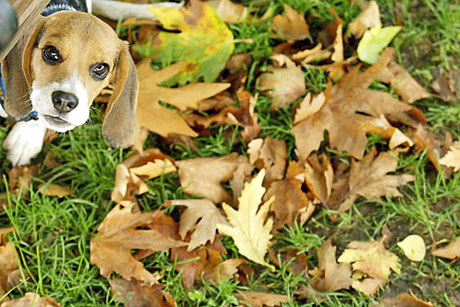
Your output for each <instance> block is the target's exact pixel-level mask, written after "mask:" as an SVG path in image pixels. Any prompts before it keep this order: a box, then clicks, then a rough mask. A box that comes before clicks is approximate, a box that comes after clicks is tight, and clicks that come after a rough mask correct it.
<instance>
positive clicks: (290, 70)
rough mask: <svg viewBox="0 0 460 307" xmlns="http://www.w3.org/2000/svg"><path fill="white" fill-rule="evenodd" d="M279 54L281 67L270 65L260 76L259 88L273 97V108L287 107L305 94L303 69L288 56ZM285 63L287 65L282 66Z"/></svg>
mask: <svg viewBox="0 0 460 307" xmlns="http://www.w3.org/2000/svg"><path fill="white" fill-rule="evenodd" d="M277 56H278V58H280V57H282V59H281V60H280V61H281V63H282V64H281V65H279V67H275V66H272V65H271V66H269V67H268V71H267V72H266V73H263V74H262V75H261V76H260V77H259V84H258V86H257V89H259V90H261V91H265V92H266V95H267V96H268V97H271V98H273V103H272V105H271V109H272V110H276V109H279V108H282V107H285V106H287V105H289V104H290V103H291V102H293V101H294V100H296V99H297V98H299V97H300V96H302V95H304V94H305V77H304V74H303V72H302V69H301V68H300V67H299V66H296V64H295V63H294V62H292V61H291V60H290V59H289V58H288V57H286V56H284V55H277ZM272 59H273V57H272ZM275 60H276V58H275ZM283 61H284V63H283ZM284 64H285V65H286V67H282V66H284Z"/></svg>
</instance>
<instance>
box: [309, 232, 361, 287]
mask: <svg viewBox="0 0 460 307" xmlns="http://www.w3.org/2000/svg"><path fill="white" fill-rule="evenodd" d="M336 250H337V246H332V238H329V239H328V240H327V241H326V242H324V244H323V245H322V246H321V247H320V248H319V250H318V267H316V268H314V269H313V270H309V271H308V273H310V275H313V276H315V277H316V279H313V280H312V282H311V285H312V286H313V288H314V289H315V290H317V291H337V290H341V289H349V288H350V286H351V284H352V282H353V279H352V278H351V266H350V265H349V264H348V263H337V262H336V260H335V252H336Z"/></svg>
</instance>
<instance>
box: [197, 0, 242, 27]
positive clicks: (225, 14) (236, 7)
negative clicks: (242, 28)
mask: <svg viewBox="0 0 460 307" xmlns="http://www.w3.org/2000/svg"><path fill="white" fill-rule="evenodd" d="M206 3H207V4H208V5H210V6H211V7H212V8H213V9H214V10H216V12H217V15H219V17H220V19H222V21H223V22H228V23H241V22H244V20H245V19H246V17H248V15H249V10H248V8H247V7H245V6H244V5H242V4H235V3H233V2H232V1H230V0H212V1H208V2H206Z"/></svg>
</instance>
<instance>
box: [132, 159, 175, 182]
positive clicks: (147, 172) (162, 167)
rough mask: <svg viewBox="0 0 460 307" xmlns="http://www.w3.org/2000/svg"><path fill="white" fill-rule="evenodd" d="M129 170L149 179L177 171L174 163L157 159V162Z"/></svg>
mask: <svg viewBox="0 0 460 307" xmlns="http://www.w3.org/2000/svg"><path fill="white" fill-rule="evenodd" d="M129 170H130V171H131V172H132V173H134V174H136V175H137V176H147V179H152V178H155V177H158V176H160V175H161V174H168V173H171V172H175V171H176V170H177V169H176V167H175V166H174V165H173V164H172V162H171V161H169V160H167V159H165V160H161V159H155V162H147V164H145V165H142V166H138V167H132V168H130V169H129Z"/></svg>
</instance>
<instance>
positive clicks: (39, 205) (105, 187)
mask: <svg viewBox="0 0 460 307" xmlns="http://www.w3.org/2000/svg"><path fill="white" fill-rule="evenodd" d="M358 2H359V1H358ZM243 3H244V4H247V5H249V4H251V1H249V0H247V1H243ZM282 3H287V4H289V5H290V6H292V7H293V8H294V9H296V10H297V11H302V12H305V11H306V12H307V16H309V17H308V18H307V21H308V23H309V24H310V26H311V29H312V32H313V33H314V32H315V31H318V30H319V29H320V28H321V27H322V26H324V24H325V23H326V22H328V21H331V20H332V15H330V13H328V10H327V8H329V7H332V8H334V9H335V10H336V11H337V12H338V14H339V16H341V17H342V18H343V19H344V20H345V22H349V21H351V20H352V19H353V18H355V17H356V16H357V14H358V13H359V9H358V8H357V7H356V6H354V5H352V4H350V3H349V2H348V1H343V0H334V1H304V0H284V1H276V11H277V12H281V11H282ZM378 3H379V7H380V9H381V14H382V21H383V23H384V24H385V25H394V24H398V23H400V22H402V26H403V28H402V31H401V33H400V34H399V35H398V36H397V37H396V38H395V39H394V41H393V42H392V46H393V47H395V49H396V51H397V58H398V60H399V61H400V63H401V64H402V65H403V66H404V67H405V68H406V69H407V70H408V71H409V72H410V73H411V74H412V75H413V76H414V77H415V78H416V79H417V80H418V81H419V82H420V83H421V84H422V85H423V86H424V87H425V88H426V89H429V84H430V83H431V82H433V81H434V79H435V78H436V77H437V75H439V74H446V73H447V72H448V71H449V70H456V71H457V72H458V69H459V66H460V39H459V38H460V36H459V35H460V3H459V2H458V1H448V0H441V1H434V0H420V1H410V0H402V1H396V0H394V1H384V0H381V1H378ZM260 10H261V11H263V10H264V6H263V5H262V7H261V8H260ZM269 26H270V20H269V21H267V22H264V23H258V24H252V25H244V24H238V25H231V26H230V29H231V30H232V32H233V33H234V35H235V37H236V38H237V39H245V38H252V39H253V41H254V42H253V43H252V44H245V43H239V44H237V45H236V49H235V53H241V52H250V53H251V55H252V56H253V57H254V58H255V59H256V61H255V62H254V64H253V67H251V69H250V71H251V73H252V74H253V73H254V72H256V71H259V70H263V69H264V68H265V67H266V66H267V63H268V57H269V55H270V53H271V51H272V48H273V47H274V46H275V45H276V44H277V42H276V41H275V40H273V39H271V38H270V34H269V32H268V29H269ZM251 77H254V76H253V75H251V74H250V75H249V78H251ZM306 78H307V80H309V83H308V87H309V90H311V91H313V92H318V91H320V90H321V89H323V88H324V87H325V85H326V83H325V82H326V80H325V78H324V75H322V74H321V73H318V72H317V71H316V70H311V71H308V72H307V75H306ZM247 90H249V91H250V92H251V93H255V91H256V90H255V87H254V83H250V82H248V85H247ZM459 102H460V101H457V103H451V104H448V103H445V102H443V101H442V100H440V99H438V98H436V97H432V98H429V99H424V100H422V101H420V102H417V103H416V105H417V106H418V107H420V108H421V109H422V110H424V111H425V114H426V116H427V118H428V120H429V122H430V126H431V127H432V132H433V133H434V134H435V135H437V136H439V137H440V138H443V136H444V133H445V132H447V131H449V132H450V133H452V135H453V137H454V139H459V135H460V104H458V103H459ZM269 103H270V101H269V98H266V97H261V100H260V104H259V105H258V106H257V111H258V112H259V114H260V122H261V123H262V125H263V128H262V135H270V136H272V137H275V138H280V139H284V140H286V141H287V142H288V153H289V154H290V155H291V156H292V155H293V154H294V143H293V142H294V138H293V135H292V134H291V132H290V128H291V127H292V121H291V114H290V111H291V110H286V109H281V110H279V111H276V112H270V111H269V108H268V107H267V105H268V104H269ZM101 117H102V116H101V111H100V106H98V105H96V106H95V107H94V108H93V110H92V122H91V123H89V124H87V125H84V126H82V127H79V128H77V129H75V130H73V131H71V132H68V133H65V134H61V135H59V136H58V138H57V139H56V140H54V141H53V142H52V143H51V144H48V145H46V147H45V149H44V151H43V152H42V153H41V154H40V155H39V156H38V157H37V158H36V159H35V160H34V164H36V165H38V168H39V169H38V171H37V173H36V174H35V175H34V176H33V179H32V181H31V183H30V184H31V186H32V188H31V189H30V191H29V192H28V193H27V194H26V195H23V196H11V198H10V201H9V206H8V207H7V208H5V210H4V211H3V212H0V228H1V227H9V226H14V228H15V231H14V232H13V233H12V234H11V235H10V236H9V240H11V241H12V242H14V244H15V245H16V247H17V249H18V251H19V255H20V258H21V261H22V265H23V268H24V269H25V271H26V272H27V275H28V276H29V278H28V279H26V282H25V283H23V284H20V285H19V286H17V287H16V288H14V289H13V290H12V291H11V293H10V295H11V296H12V297H20V296H23V295H24V293H26V292H30V291H31V292H37V293H39V294H40V295H48V296H52V297H53V298H55V299H56V300H57V301H58V302H59V303H60V304H61V305H63V306H118V305H120V304H119V303H116V302H115V301H114V298H113V297H112V295H111V294H110V286H109V284H108V282H107V280H106V279H105V278H103V277H102V276H100V275H99V269H98V268H97V267H96V266H94V265H91V264H90V262H89V241H90V238H91V236H92V235H94V234H95V233H96V231H97V227H98V225H99V224H100V223H101V221H102V220H103V219H104V217H105V216H106V214H107V213H108V211H109V210H110V209H111V208H112V207H113V205H114V203H113V202H112V201H110V194H111V191H112V189H113V185H114V174H115V168H116V166H117V164H119V163H120V162H122V161H123V159H124V158H125V157H126V156H128V155H129V154H130V151H129V150H117V149H112V148H110V147H109V146H108V145H107V143H106V142H105V141H104V140H103V138H102V136H101V133H100V131H101ZM9 129H10V127H8V126H7V125H5V122H3V124H1V125H0V142H1V141H2V140H3V139H4V138H5V136H6V134H7V132H8V130H9ZM233 131H234V127H232V126H221V127H216V128H215V130H214V132H215V133H214V135H212V136H207V137H198V138H196V139H194V143H195V145H196V147H197V151H196V152H191V151H190V150H188V149H187V148H184V147H182V146H177V145H170V144H166V143H164V142H162V140H161V138H159V137H156V136H153V135H152V136H151V137H150V138H149V139H148V141H147V144H148V145H149V147H150V146H151V147H158V148H160V149H161V150H162V151H163V152H164V153H165V154H167V155H170V156H172V157H173V158H176V159H186V158H192V157H196V156H220V155H224V154H228V153H230V152H232V151H237V152H240V153H244V152H245V150H246V148H245V147H244V146H243V145H242V144H241V143H240V142H239V141H238V140H237V138H236V136H235V135H234V133H233ZM376 142H378V140H377V141H376ZM0 161H1V162H0V169H1V170H2V173H4V174H5V173H6V170H8V169H9V168H11V166H10V165H9V163H8V161H6V154H5V152H4V151H0ZM56 162H57V163H56ZM398 165H399V166H398V171H400V172H406V173H410V174H414V175H415V176H416V180H415V182H413V183H410V184H407V185H406V186H405V187H404V188H403V189H402V192H403V194H404V197H402V198H399V199H390V198H388V199H383V200H381V201H365V200H362V199H359V200H358V201H357V203H356V204H355V206H354V207H353V208H352V210H350V211H349V212H347V213H343V214H340V216H339V218H338V219H337V220H335V221H331V220H330V218H329V217H330V212H328V210H327V209H325V208H323V209H319V210H317V211H316V212H315V215H314V216H313V218H311V219H310V220H309V221H308V222H307V223H306V225H305V227H300V226H294V227H293V228H290V229H283V230H282V231H281V232H280V233H278V234H277V235H276V237H277V238H278V241H277V245H276V246H275V247H276V248H277V249H278V250H281V249H283V248H287V247H290V246H295V248H297V249H299V250H301V251H304V252H306V253H307V259H308V263H309V267H310V268H312V267H314V266H316V265H317V261H318V260H317V255H316V250H317V249H318V248H319V246H321V244H322V243H323V242H324V241H325V240H326V239H327V238H328V237H329V236H333V238H334V242H335V243H336V244H337V246H338V253H340V252H341V251H343V249H344V248H345V245H346V244H347V243H349V242H350V241H353V240H370V239H378V238H380V237H381V234H382V229H383V228H384V227H386V228H388V229H389V230H390V231H391V233H392V236H391V238H390V239H389V241H388V242H387V244H388V247H389V249H390V250H391V251H393V252H394V253H396V254H397V255H399V256H400V258H401V259H402V265H403V268H405V269H404V270H403V273H402V274H400V275H395V274H393V275H392V277H391V278H390V281H389V283H388V284H387V285H386V286H384V288H383V289H381V290H380V291H379V292H378V293H377V295H376V297H374V298H369V297H366V296H365V295H363V294H360V293H357V292H354V291H339V292H331V293H327V299H326V300H325V301H324V302H323V303H322V306H369V305H370V304H371V303H372V302H375V301H380V300H381V299H383V298H387V297H393V296H395V295H397V294H399V293H402V292H410V291H412V292H413V293H414V294H415V295H416V296H418V297H419V298H421V299H423V300H426V301H430V302H432V303H433V304H435V305H437V306H455V305H457V306H458V305H459V304H460V295H459V293H460V291H459V289H460V266H459V265H458V262H457V263H450V262H449V261H446V260H442V259H440V258H435V257H432V256H431V255H430V253H429V252H428V253H427V257H426V258H425V260H423V261H422V262H419V263H415V262H410V261H409V260H407V258H405V257H404V256H403V255H402V253H401V251H400V250H399V249H398V248H397V247H396V242H398V241H400V240H401V239H403V238H404V237H406V236H407V235H408V234H411V233H417V234H420V235H422V236H423V238H424V240H425V242H427V245H428V247H429V246H430V244H432V243H434V242H439V241H440V240H442V239H446V238H447V239H452V238H455V237H458V236H459V235H460V174H454V175H453V177H452V178H451V179H450V180H445V179H444V178H443V174H442V173H437V172H436V171H435V169H434V167H433V166H432V164H430V162H429V161H428V159H427V157H426V153H424V152H421V153H419V154H417V155H404V154H403V155H400V156H399V164H398ZM49 182H52V183H57V184H61V185H65V186H68V187H70V189H71V190H72V191H73V193H74V194H75V195H76V197H65V198H62V199H58V198H55V197H49V196H45V195H43V194H41V193H39V192H38V186H39V185H40V184H42V183H49ZM148 185H149V188H150V192H149V193H147V194H146V195H144V196H142V197H141V198H140V203H141V204H142V207H143V209H144V210H146V211H148V210H151V209H154V208H158V207H159V206H160V205H161V204H162V203H163V201H165V200H167V199H175V198H182V197H184V193H183V191H182V188H181V186H180V184H179V180H178V175H177V174H175V173H173V174H167V175H164V176H162V177H160V178H158V179H155V180H151V181H149V182H148ZM7 187H8V183H7V176H6V175H3V178H2V180H1V181H0V192H5V191H7V189H8V188H7ZM171 213H172V215H173V216H174V214H175V212H171ZM224 243H225V245H226V247H227V249H228V250H230V252H231V253H233V255H237V254H238V252H237V249H236V247H235V246H233V244H232V242H231V240H227V241H225V242H224ZM144 264H145V266H146V268H147V269H152V270H155V271H161V272H162V274H163V278H162V279H161V282H162V283H163V284H164V285H165V289H166V290H167V291H168V292H169V293H171V295H172V296H173V297H174V298H175V299H176V301H177V304H178V306H233V305H236V302H237V299H236V297H235V294H236V291H237V290H241V289H250V290H254V291H270V292H274V293H279V294H286V295H288V296H289V297H290V299H291V300H290V303H289V304H285V305H286V306H311V305H312V304H310V303H308V302H307V301H306V300H303V299H301V298H299V297H298V296H295V295H294V293H296V291H299V289H300V288H301V286H302V285H304V284H306V283H307V281H308V277H307V276H305V275H300V276H297V275H295V274H293V273H291V272H289V271H287V270H285V269H279V270H276V271H275V272H271V271H270V270H269V269H264V268H262V267H260V266H258V265H255V264H251V266H252V267H253V268H254V270H255V272H256V274H255V275H254V278H253V279H250V280H249V286H244V285H242V284H240V283H238V282H236V281H232V280H230V281H227V282H222V283H220V284H218V285H212V284H197V285H195V288H194V289H193V290H185V289H184V287H183V286H182V283H181V279H180V275H179V273H178V272H177V271H176V270H175V269H174V268H175V265H176V263H174V262H171V261H170V258H169V254H168V253H167V252H158V253H155V254H154V255H152V256H150V257H148V258H147V259H145V261H144ZM267 285H269V287H268V286H267Z"/></svg>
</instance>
